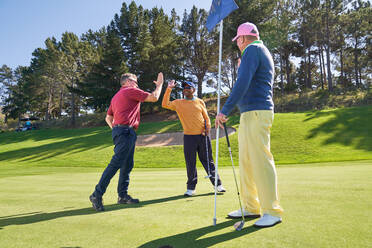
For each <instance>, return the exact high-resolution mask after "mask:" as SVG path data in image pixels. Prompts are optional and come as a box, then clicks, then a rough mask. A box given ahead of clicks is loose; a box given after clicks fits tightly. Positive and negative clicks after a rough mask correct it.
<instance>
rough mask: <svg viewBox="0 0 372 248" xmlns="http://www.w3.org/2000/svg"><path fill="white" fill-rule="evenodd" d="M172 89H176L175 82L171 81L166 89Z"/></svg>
mask: <svg viewBox="0 0 372 248" xmlns="http://www.w3.org/2000/svg"><path fill="white" fill-rule="evenodd" d="M174 87H176V81H174V80H172V81H170V82H169V83H168V88H171V89H173V88H174Z"/></svg>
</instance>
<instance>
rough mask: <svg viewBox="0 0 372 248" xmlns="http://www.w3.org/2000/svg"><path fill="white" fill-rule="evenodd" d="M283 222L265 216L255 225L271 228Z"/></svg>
mask: <svg viewBox="0 0 372 248" xmlns="http://www.w3.org/2000/svg"><path fill="white" fill-rule="evenodd" d="M280 222H282V218H280V217H276V216H272V215H270V214H264V215H263V216H262V217H261V218H260V219H259V220H258V221H256V223H254V225H255V226H256V227H270V226H274V225H276V224H278V223H280Z"/></svg>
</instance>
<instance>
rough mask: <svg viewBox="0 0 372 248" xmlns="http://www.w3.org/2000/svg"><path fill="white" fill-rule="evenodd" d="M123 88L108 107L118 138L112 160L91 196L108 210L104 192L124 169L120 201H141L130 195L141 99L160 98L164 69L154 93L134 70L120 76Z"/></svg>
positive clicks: (108, 118) (100, 208)
mask: <svg viewBox="0 0 372 248" xmlns="http://www.w3.org/2000/svg"><path fill="white" fill-rule="evenodd" d="M120 84H121V89H120V90H119V91H118V92H117V93H116V94H115V96H114V97H113V98H112V100H111V104H110V107H109V109H108V111H107V115H106V122H107V124H108V125H109V126H110V128H111V129H112V140H113V142H114V145H115V147H114V153H115V154H114V155H113V156H112V159H111V162H110V163H109V164H108V165H107V167H106V169H105V170H104V172H103V174H102V176H101V179H100V180H99V182H98V184H97V185H96V188H95V190H94V192H93V194H92V195H91V196H90V197H89V200H90V201H91V202H92V205H93V208H94V209H95V210H97V211H104V207H103V204H102V196H103V194H104V193H105V192H106V188H107V186H108V185H109V183H110V180H111V178H112V177H113V176H114V175H115V174H116V172H117V171H118V170H119V169H120V174H119V183H118V196H119V197H118V203H119V204H133V203H139V200H138V199H133V198H132V197H131V196H130V195H128V185H129V174H130V172H131V171H132V169H133V155H134V149H135V145H136V140H137V135H136V132H135V130H136V129H137V128H138V126H139V123H140V106H141V102H156V101H158V99H159V96H160V92H161V88H162V85H163V74H162V73H161V72H160V73H159V74H158V78H157V80H156V81H154V84H155V85H156V89H155V90H154V91H153V92H152V93H148V92H145V91H143V90H141V89H139V88H138V85H137V77H136V75H134V74H131V73H125V74H123V75H122V76H121V78H120Z"/></svg>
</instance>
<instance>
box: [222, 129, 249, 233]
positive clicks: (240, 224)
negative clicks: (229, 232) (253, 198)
mask: <svg viewBox="0 0 372 248" xmlns="http://www.w3.org/2000/svg"><path fill="white" fill-rule="evenodd" d="M223 129H225V136H226V141H227V148H228V149H229V153H230V159H231V164H232V170H233V174H234V180H235V185H236V191H237V192H238V199H239V205H240V211H241V214H242V220H241V221H238V222H236V223H235V224H234V228H235V230H236V231H240V230H242V229H243V226H244V222H245V220H244V213H243V207H242V202H241V200H240V193H239V187H238V182H237V180H236V175H235V167H234V161H233V157H232V153H231V147H230V141H229V135H228V133H227V127H226V123H223Z"/></svg>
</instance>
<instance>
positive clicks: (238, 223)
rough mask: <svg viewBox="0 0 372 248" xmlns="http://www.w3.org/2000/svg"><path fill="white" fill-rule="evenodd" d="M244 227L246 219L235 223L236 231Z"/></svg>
mask: <svg viewBox="0 0 372 248" xmlns="http://www.w3.org/2000/svg"><path fill="white" fill-rule="evenodd" d="M243 227H244V221H243V220H242V221H238V222H236V223H235V224H234V228H235V230H236V231H240V230H242V229H243Z"/></svg>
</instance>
